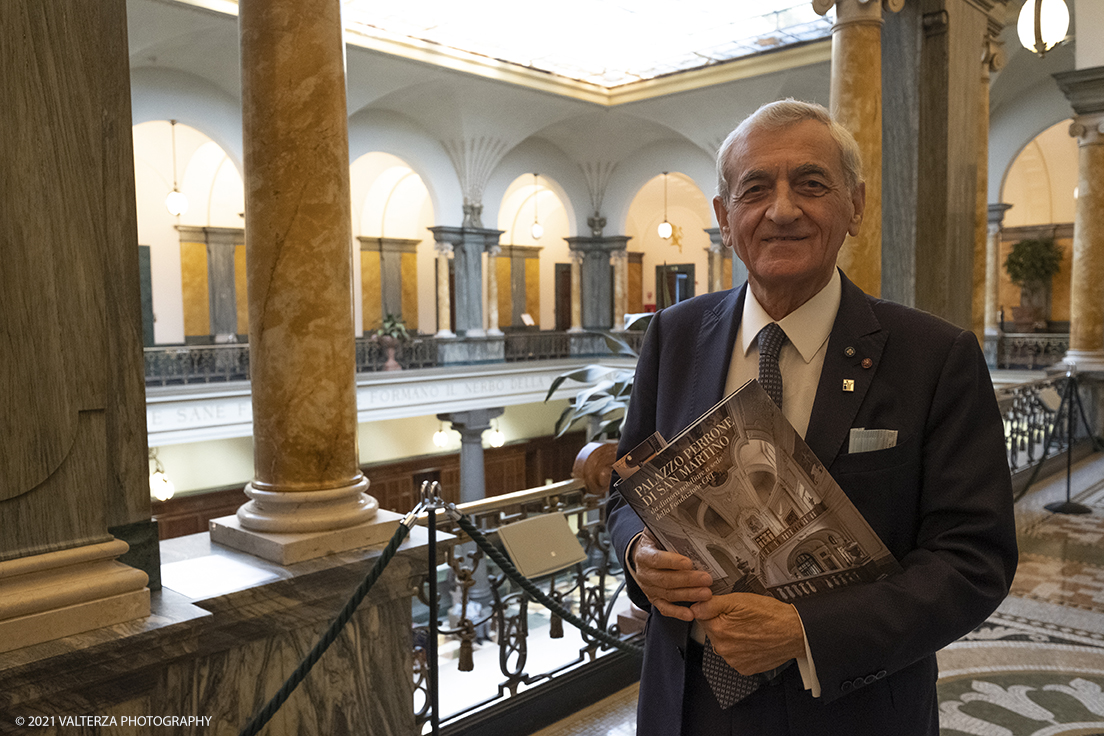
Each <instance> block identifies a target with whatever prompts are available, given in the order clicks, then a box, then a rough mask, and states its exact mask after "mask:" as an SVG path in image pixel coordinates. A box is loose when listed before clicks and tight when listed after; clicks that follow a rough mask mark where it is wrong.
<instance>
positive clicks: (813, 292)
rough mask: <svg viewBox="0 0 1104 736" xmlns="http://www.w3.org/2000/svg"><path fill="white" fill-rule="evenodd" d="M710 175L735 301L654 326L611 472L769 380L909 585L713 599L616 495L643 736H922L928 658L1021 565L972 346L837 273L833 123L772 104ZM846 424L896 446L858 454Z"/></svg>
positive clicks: (849, 225)
mask: <svg viewBox="0 0 1104 736" xmlns="http://www.w3.org/2000/svg"><path fill="white" fill-rule="evenodd" d="M717 170H718V179H719V184H718V196H717V197H716V198H715V199H714V201H713V205H714V209H715V211H716V214H717V220H718V222H719V223H720V226H721V235H722V237H723V239H724V243H725V245H727V246H729V247H731V248H733V250H734V251H735V253H736V255H737V256H739V258H740V259H741V260H742V261H743V262H744V264H745V265H746V266H747V269H748V281H747V284H745V285H744V287H743V288H740V289H735V290H732V291H728V292H720V293H715V294H707V295H703V296H700V297H697V298H695V299H691V300H689V301H686V302H682V303H680V304H678V305H676V306H673V307H671V308H669V309H666V310H663V311H662V312H660V313H659V314H657V315H656V317H655V318H654V319H653V321H652V324H651V326H650V328H649V331H648V335H647V337H646V338H645V341H644V346H643V348H642V350H641V355H640V361H639V363H638V365H637V372H636V382H635V384H634V386H633V396H632V403H631V406H630V409H629V414H628V417H627V418H626V421H625V429H624V432H623V436H622V440H621V446H620V449H619V454H624V453H625V452H627V451H629V450H631V449H632V448H633V447H635V446H636V445H637V444H638V443H640V442H641V441H642V440H644V439H645V438H646V437H648V436H649V435H651V434H652V433H653V432H655V431H657V430H658V431H659V432H660V433H661V434H662V435H663V436H665V437H673V436H674V435H675V434H676V433H678V432H679V431H680V430H681V429H683V428H684V427H686V426H687V425H689V424H690V423H691V422H693V421H694V420H695V419H696V418H697V417H698V416H700V415H701V414H702V413H703V412H704V411H705V410H706V409H708V408H709V407H711V406H712V405H713V404H714V403H716V402H717V401H719V400H720V399H721V398H722V397H723V396H725V395H727V394H728V393H729V392H731V391H733V390H735V389H736V388H738V387H739V386H741V385H742V384H743V383H744V382H745V381H747V380H750V379H752V378H759V380H760V381H761V382H764V380H765V379H764V376H768V374H769V373H770V372H773V374H772V375H780V378H781V381H780V385H779V386H778V387H777V388H778V389H779V390H780V393H781V406H782V411H783V413H784V414H785V415H786V418H787V419H789V421H790V423H791V424H793V425H794V427H795V428H796V429H797V431H798V433H799V434H801V435H802V436H804V438H805V441H806V442H807V443H808V445H809V446H810V447H811V448H812V450H813V451H814V452H815V453H816V455H817V456H818V457H819V458H820V460H821V462H823V463H824V465H825V467H827V468H828V470H829V472H830V473H831V474H832V476H833V477H834V478H835V479H836V481H837V482H838V483H839V485H840V486H841V487H842V488H843V490H844V492H845V493H846V494H847V496H848V497H849V498H850V499H851V501H852V502H853V503H854V504H855V506H856V507H857V508H858V509H859V511H860V512H861V513H862V514H863V516H864V517H865V518H866V520H867V522H868V523H869V524H870V525H871V527H873V529H874V530H875V531H876V532H877V533H878V535H879V536H880V537H881V539H882V541H883V542H884V543H885V544H886V546H887V547H888V548H889V550H890V551H891V552H892V553H893V554H894V556H895V557H896V558H897V559H898V560H899V561H900V563H901V566H902V568H903V570H902V571H901V572H900V573H897V574H894V575H891V576H889V577H888V578H885V579H883V580H880V581H878V582H874V583H867V584H863V585H857V586H852V587H850V588H844V589H837V590H835V591H832V592H829V593H826V594H823V595H820V596H817V597H813V598H810V599H802V600H799V601H797V602H796V603H795V604H794V605H790V604H786V603H782V602H780V601H777V600H774V599H773V598H768V597H765V596H758V595H753V594H747V593H732V594H728V595H719V596H713V595H711V594H710V591H709V587H708V586H709V584H710V582H711V579H710V576H709V575H708V573H705V572H701V571H696V570H694V569H693V568H692V565H691V562H690V560H689V559H687V558H686V557H683V556H681V555H678V554H675V553H672V552H667V551H664V550H663V549H662V548H661V547H659V546H658V544H657V543H656V542H655V540H654V539H653V538H652V537H651V535H650V534H648V533H647V532H646V531H645V530H644V527H643V524H642V523H641V521H640V520H639V518H638V517H637V516H636V515H635V514H634V513H633V511H632V510H631V509H630V508H629V507H628V506H627V505H626V504H625V503H624V501H623V500H622V499H621V498H620V497H619V496H618V495H617V494H616V493H613V494H611V497H610V502H609V528H610V530H611V533H612V536H613V539H614V542H615V544H616V547H617V549H618V550H619V552H620V553H622V554H623V555H624V560H623V561H624V562H625V564H626V567H627V568H628V569H630V570H631V572H632V575H631V576H630V581H629V582H630V584H629V589H630V595H631V596H632V598H633V599H634V600H635V601H636V602H637V603H638V604H639V605H642V606H644V607H646V608H648V609H650V612H651V615H650V617H649V622H648V627H647V639H646V647H645V655H644V668H643V673H642V676H641V685H640V703H639V708H638V720H637V728H638V733H640V734H649V735H650V734H680V733H681V734H684V735H685V736H691V735H696V734H719V733H723V734H730V733H731V734H740V735H745V734H749V735H752V734H762V735H763V736H784V735H785V734H792V735H793V736H819V735H822V734H823V735H825V736H829V735H837V734H838V735H839V736H857V735H862V734H870V735H871V736H875V735H876V736H913V735H915V736H921V735H923V736H928V735H931V736H935V735H936V734H938V732H939V724H938V710H937V702H936V692H935V681H936V675H937V669H936V661H935V652H936V650H938V649H939V648H941V647H943V646H945V645H947V644H949V643H950V642H952V641H954V640H955V639H957V638H959V637H960V636H962V635H963V634H965V633H967V632H969V631H970V630H971V629H973V628H974V627H975V626H977V625H978V624H979V623H981V622H982V621H983V620H984V619H985V618H986V617H987V616H988V615H989V614H990V613H991V612H992V611H993V610H994V609H995V608H996V606H997V605H998V604H999V603H1000V601H1001V600H1002V599H1003V598H1004V596H1005V595H1006V594H1007V592H1008V587H1009V585H1010V584H1011V581H1012V576H1013V574H1014V572H1015V568H1016V556H1017V553H1016V543H1015V527H1014V521H1013V514H1012V491H1011V483H1010V479H1009V473H1008V466H1007V462H1006V459H1005V449H1004V435H1003V428H1002V423H1001V418H1000V414H999V412H998V410H997V404H996V399H995V396H994V393H993V387H992V384H991V382H990V378H989V374H988V371H987V369H986V366H985V361H984V359H983V357H982V353H981V351H980V350H979V348H978V344H977V341H976V339H975V338H974V336H973V335H972V334H971V333H970V332H966V331H963V330H961V329H959V328H957V327H955V326H953V325H950V324H948V323H946V322H944V321H942V320H940V319H938V318H936V317H933V316H931V315H929V314H925V313H923V312H920V311H917V310H914V309H909V308H906V307H903V306H900V305H897V304H893V303H890V302H884V301H881V300H878V299H875V298H872V297H869V296H867V295H866V294H864V293H863V292H862V291H861V290H860V289H859V288H858V287H856V286H855V285H854V284H852V283H851V282H850V281H848V280H847V277H846V276H845V275H843V274H842V273H841V272H840V271H839V270H838V269H837V268H836V256H837V254H838V253H839V249H840V247H841V246H842V244H843V241H844V238H845V237H846V235H847V234H848V233H851V234H852V235H854V234H856V233H858V231H859V227H860V226H861V224H862V219H863V206H864V204H865V188H864V185H863V183H862V181H861V173H860V172H861V164H860V160H859V154H858V148H857V146H856V144H855V141H854V139H853V138H852V137H851V135H850V134H849V133H848V132H847V131H846V130H845V129H843V128H842V127H841V126H839V125H838V124H837V123H835V122H834V121H833V120H831V118H830V117H829V115H828V113H827V111H826V110H825V109H824V108H822V107H820V106H818V105H812V104H808V103H802V102H795V101H793V100H787V101H783V102H775V103H771V104H769V105H765V106H763V107H762V108H760V109H759V110H758V111H757V112H755V113H754V114H753V115H751V116H750V117H749V118H748V119H746V120H745V121H744V122H743V123H742V124H741V125H740V126H739V127H738V128H736V130H734V131H733V132H732V133H731V134H730V135H729V136H728V138H727V140H726V141H725V142H724V144H723V145H722V147H721V149H720V152H719V153H718V155H717ZM779 328H781V330H780V331H779ZM761 335H762V336H761ZM767 335H771V336H772V338H771V339H770V340H769V341H768V340H767V339H766V337H765V336H767ZM779 343H780V344H781V348H780V349H779V348H778V344H779ZM768 345H772V346H771V347H767V346H768ZM761 352H762V355H761ZM761 359H762V361H761ZM764 366H765V367H764ZM761 370H764V371H767V373H764V374H762V375H761V374H760V371H761ZM771 382H774V379H771ZM783 388H784V390H781V389H783ZM777 400H778V398H777V397H776V401H777ZM853 428H856V429H857V430H858V434H859V435H860V436H861V435H862V433H863V431H865V430H891V432H887V433H881V436H890V437H892V436H893V435H892V431H895V432H896V439H895V441H893V440H890V441H889V442H888V444H890V445H891V446H888V447H882V448H881V449H877V450H874V451H867V452H863V451H861V450H862V449H863V448H861V447H860V446H858V445H855V446H852V444H851V443H852V442H853V440H852V437H853V436H854V435H853V433H852V429H853ZM795 661H796V662H795ZM703 662H704V665H703ZM703 667H704V669H703ZM733 700H735V701H737V702H735V703H734V704H733V703H732V702H731V701H733Z"/></svg>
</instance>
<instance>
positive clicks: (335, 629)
mask: <svg viewBox="0 0 1104 736" xmlns="http://www.w3.org/2000/svg"><path fill="white" fill-rule="evenodd" d="M424 491H425V489H424V488H423V493H424ZM433 504H436V506H434V505H433ZM426 505H428V506H429V509H430V510H429V513H430V514H434V513H436V508H438V507H444V509H445V511H446V513H448V515H449V516H450V517H451V518H452V519H453V520H455V521H456V522H457V523H458V524H459V525H460V528H461V529H463V530H464V531H465V532H466V533H467V534H468V536H469V537H471V539H472V541H474V542H475V543H476V544H477V545H479V547H480V549H482V550H483V551H484V552H485V553H486V554H487V556H488V557H490V558H491V559H492V560H494V562H495V564H496V565H498V566H499V568H501V570H502V571H503V572H504V573H505V574H506V575H507V577H509V578H510V579H511V580H513V581H514V582H515V583H517V584H518V585H520V586H521V587H522V588H523V589H524V590H525V592H526V593H528V594H529V595H530V596H532V598H533V599H534V600H536V601H537V602H538V603H540V604H542V605H543V606H545V607H546V608H548V609H549V610H551V611H552V612H553V613H555V614H556V615H558V616H559V617H560V618H562V619H563V620H564V621H567V622H569V623H571V624H572V625H574V626H575V627H576V628H578V629H579V630H580V631H583V632H584V633H586V634H588V635H590V636H591V637H593V638H594V639H597V640H598V641H600V642H602V643H603V644H606V645H607V646H610V647H614V648H616V649H620V650H621V651H624V652H629V653H631V654H640V653H641V652H643V648H642V647H640V646H637V645H636V644H631V643H629V642H627V641H622V640H621V639H618V638H617V637H615V636H611V635H610V634H607V633H606V632H605V631H600V630H599V629H595V628H594V627H592V626H590V625H589V624H587V623H586V622H585V621H583V620H582V619H581V618H579V617H578V616H576V615H575V614H573V613H572V612H571V611H569V610H567V609H566V608H564V607H563V606H562V605H560V603H559V602H557V601H555V600H553V599H552V598H550V597H549V596H548V595H546V594H545V593H544V592H542V591H541V590H540V589H538V588H537V586H535V585H534V584H533V583H532V581H530V580H529V579H528V578H526V577H525V576H523V575H522V574H521V573H520V572H519V571H518V569H517V568H516V567H514V565H513V563H512V562H510V560H509V559H508V558H507V557H506V556H505V555H504V554H502V553H501V552H499V551H498V549H497V548H496V547H495V546H494V545H493V544H491V543H490V541H488V540H487V538H486V537H485V536H483V534H482V532H480V531H479V529H478V528H476V526H475V524H473V523H472V522H471V520H470V519H468V518H467V517H466V516H464V515H462V514H461V513H460V512H459V511H458V510H457V509H456V507H455V506H454V505H453V504H444V503H443V502H442V501H441V500H440V498H434V499H432V500H431V501H430V503H429V504H427V503H426V499H423V501H422V502H421V503H419V505H418V507H417V508H415V509H414V510H413V511H411V512H410V513H409V514H407V515H406V517H405V518H404V519H403V520H402V522H401V523H400V524H399V528H398V529H396V530H395V534H394V535H393V536H392V537H391V541H390V542H388V543H387V547H385V548H384V550H383V553H382V554H381V555H380V557H379V559H377V560H376V564H375V565H374V566H373V567H372V570H371V572H369V573H368V575H367V576H366V577H365V578H364V580H363V581H362V582H361V584H360V585H359V586H357V589H356V591H354V592H353V595H352V597H351V598H349V600H348V602H347V603H346V604H345V607H344V608H342V609H341V612H340V613H339V614H338V615H337V618H335V619H334V620H333V622H332V623H331V624H330V626H329V628H327V629H326V632H325V633H324V634H323V635H322V637H321V638H320V639H319V640H318V643H316V644H315V645H314V648H313V649H311V651H310V652H309V653H308V654H307V656H306V657H305V658H304V659H303V661H302V662H300V663H299V666H298V667H296V668H295V671H294V672H293V673H292V674H291V677H289V678H288V679H287V681H286V682H284V684H283V685H282V686H281V687H280V689H279V690H278V691H277V692H276V694H275V695H274V696H272V699H271V700H269V701H268V703H266V704H265V706H264V707H263V708H261V710H260V711H258V712H257V714H256V715H255V716H253V719H252V720H251V721H250V722H249V723H248V725H246V727H245V728H243V729H242V730H241V732H240V734H239V736H256V734H257V733H258V732H259V731H260V730H261V729H262V728H264V727H265V725H266V724H267V723H268V722H269V721H270V720H272V717H273V716H274V715H276V711H278V710H279V709H280V706H282V705H283V704H284V702H285V701H286V700H287V699H288V698H289V697H290V696H291V694H292V693H293V692H294V691H295V688H297V687H299V684H300V683H301V682H302V681H303V680H304V679H305V678H306V676H307V674H308V673H309V672H310V671H311V669H312V668H313V667H314V665H315V664H317V663H318V660H319V659H321V658H322V655H323V654H324V653H325V652H326V650H327V649H329V647H330V645H331V644H333V642H334V640H335V639H337V636H338V634H340V633H341V630H342V629H343V628H344V627H345V624H347V623H348V622H349V619H350V618H352V615H353V613H354V612H355V611H356V609H357V607H358V606H359V605H360V604H361V602H362V601H363V600H364V598H365V596H367V595H368V591H370V590H371V589H372V586H373V585H375V583H376V581H377V580H378V579H379V577H380V575H381V574H382V573H383V570H384V568H386V567H387V564H388V563H389V562H391V558H392V557H394V556H395V552H396V551H398V548H399V545H400V544H402V542H403V540H404V539H406V536H407V535H408V534H409V533H410V529H411V528H412V527H413V526H414V523H415V520H416V518H417V514H418V513H419V512H420V511H421V510H422V508H423V506H426ZM431 609H432V605H431Z"/></svg>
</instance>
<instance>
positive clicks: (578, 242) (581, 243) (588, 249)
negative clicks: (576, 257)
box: [564, 235, 632, 253]
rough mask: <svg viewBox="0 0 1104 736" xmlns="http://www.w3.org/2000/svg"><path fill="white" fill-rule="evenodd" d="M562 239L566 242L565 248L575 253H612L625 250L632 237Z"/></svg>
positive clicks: (611, 236) (612, 236)
mask: <svg viewBox="0 0 1104 736" xmlns="http://www.w3.org/2000/svg"><path fill="white" fill-rule="evenodd" d="M564 239H565V240H566V241H567V247H568V248H569V249H571V251H573V252H576V253H578V252H582V253H599V252H606V253H613V252H614V251H617V250H625V249H626V248H627V247H628V242H629V241H630V240H632V237H631V236H629V235H610V236H608V237H602V238H591V237H582V236H578V237H574V238H564Z"/></svg>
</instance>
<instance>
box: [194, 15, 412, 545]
mask: <svg viewBox="0 0 1104 736" xmlns="http://www.w3.org/2000/svg"><path fill="white" fill-rule="evenodd" d="M340 15H341V14H340V3H339V2H338V0H328V1H327V2H322V3H317V2H307V1H306V0H244V1H243V2H241V3H240V4H239V29H240V34H241V58H242V121H243V143H244V152H245V215H246V248H247V249H248V262H247V268H248V275H249V348H250V371H251V376H252V394H253V455H254V468H255V471H254V473H255V474H254V478H253V481H252V482H251V483H250V484H249V485H248V486H246V489H245V492H246V495H247V496H249V497H250V499H251V501H250V502H249V503H247V504H245V505H244V506H242V507H241V508H240V509H238V513H237V524H236V525H235V524H233V523H230V524H222V523H219V522H218V521H215V522H212V525H211V537H212V539H213V540H214V541H216V542H219V543H220V544H226V545H229V546H238V547H248V548H249V551H250V552H252V553H258V554H269V553H271V549H270V547H269V546H268V545H266V544H261V541H262V540H264V541H272V540H270V539H268V540H266V538H264V537H258V541H257V543H256V544H246V543H245V542H243V538H245V537H248V536H249V534H250V533H254V534H258V535H260V534H267V535H295V534H301V533H312V534H318V533H326V532H333V533H334V535H335V539H336V538H342V539H345V540H346V541H347V542H348V543H349V546H350V547H353V546H362V541H361V540H362V539H363V538H362V537H361V536H360V535H353V536H354V538H353V539H349V535H348V534H344V533H342V532H341V531H340V530H344V529H346V528H348V527H356V526H361V525H364V524H368V523H369V522H371V521H373V518H374V517H375V514H376V510H377V506H378V504H377V503H376V500H375V499H374V498H372V497H370V496H368V495H367V494H365V493H364V491H366V490H367V488H368V480H367V479H366V478H365V477H364V475H363V474H362V473H361V472H360V467H359V461H358V456H357V438H356V430H357V419H356V383H355V375H354V371H355V361H354V359H353V357H354V349H355V348H354V333H353V305H352V298H351V297H352V292H351V289H350V288H349V283H350V280H351V276H352V274H351V260H352V259H351V258H350V250H349V248H350V243H351V241H352V229H351V228H352V226H351V214H350V206H351V205H350V198H349V146H348V130H347V126H346V122H347V118H346V108H345V72H344V60H343V56H342V48H343V47H342V31H341V19H340ZM291 46H294V48H295V49H296V53H295V54H294V55H292V56H289V55H287V54H285V53H283V50H284V49H287V48H289V47H291ZM393 528H394V523H387V524H385V526H384V527H383V528H381V529H380V530H379V535H380V536H382V537H383V538H387V537H388V536H390V534H389V532H388V529H393ZM284 541H287V542H288V543H290V539H285V540H284ZM314 546H315V548H316V549H317V550H318V551H319V552H320V553H323V554H324V553H326V552H329V551H334V550H333V547H334V546H340V545H325V544H316V545H314ZM346 548H348V547H346ZM264 550H269V553H266V552H264ZM323 550H325V551H323ZM268 559H274V560H278V561H279V560H286V559H287V555H285V554H283V553H280V554H269V556H268Z"/></svg>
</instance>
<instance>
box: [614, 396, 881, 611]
mask: <svg viewBox="0 0 1104 736" xmlns="http://www.w3.org/2000/svg"><path fill="white" fill-rule="evenodd" d="M614 470H615V471H617V474H618V475H619V476H620V478H621V480H619V481H618V482H617V484H616V486H615V487H616V490H617V491H618V492H619V493H620V494H621V495H622V497H623V498H624V499H625V500H626V501H627V502H628V504H629V505H630V506H631V507H632V508H633V510H634V511H635V512H636V513H637V515H638V516H640V518H641V519H642V520H643V521H644V524H645V525H646V526H647V527H648V529H650V530H651V532H652V535H653V536H654V537H655V538H656V539H657V540H658V541H659V543H660V544H661V545H662V546H663V547H664V548H665V549H667V550H670V551H674V552H678V553H679V554H682V555H685V556H686V557H689V558H690V559H691V560H692V561H693V563H694V567H695V568H697V569H699V570H705V571H706V572H708V573H709V574H710V575H712V576H713V586H712V591H713V593H714V595H721V594H724V593H733V592H750V593H758V594H761V595H770V596H773V597H775V598H777V599H779V600H782V601H793V600H796V599H798V598H803V597H806V596H812V595H817V594H819V593H823V592H826V591H829V590H832V589H835V588H839V587H842V586H845V585H854V584H858V583H863V582H870V581H874V580H879V579H881V578H883V577H885V576H886V575H888V574H890V573H892V572H895V571H898V570H900V569H901V568H900V565H899V564H898V562H897V560H896V559H894V557H893V555H892V553H890V551H889V550H888V549H886V546H885V545H884V544H883V543H882V540H881V539H880V538H879V537H878V535H877V534H876V533H875V532H874V530H873V529H871V528H870V525H869V524H867V523H866V519H864V518H863V516H862V514H861V513H859V510H858V509H856V508H855V506H854V504H852V503H851V500H850V499H849V498H848V497H847V495H846V494H845V493H844V492H843V490H842V489H841V488H840V487H839V485H838V484H837V483H836V481H835V479H833V478H832V476H831V475H829V473H828V470H827V468H825V467H824V465H823V464H822V463H821V462H820V460H819V459H818V458H817V456H816V455H815V454H814V453H813V451H812V450H811V449H809V446H808V445H806V444H805V441H804V440H803V439H802V438H801V437H800V436H799V435H798V433H797V431H796V430H795V429H794V428H793V426H792V425H791V424H790V423H789V422H788V421H787V420H786V418H785V416H783V414H782V412H781V410H780V409H779V408H778V406H777V405H776V404H775V403H774V401H773V400H771V398H770V397H769V396H768V395H767V393H766V391H764V390H763V388H762V387H761V386H760V385H759V382H758V381H754V380H752V381H748V382H747V383H746V384H744V385H743V386H741V387H740V388H739V389H737V390H736V391H734V392H733V393H732V394H730V395H729V396H727V397H725V398H724V399H722V400H721V401H720V402H719V403H718V404H717V405H715V406H714V407H713V408H711V409H710V410H709V411H707V412H706V413H705V414H703V415H702V416H701V417H699V418H698V419H697V420H696V421H695V422H694V423H693V424H691V425H690V426H689V427H687V428H686V429H684V430H683V431H682V432H680V433H679V434H678V435H677V436H675V437H674V438H672V439H671V440H670V441H669V442H667V441H665V440H664V438H663V437H662V436H660V435H659V433H656V434H653V435H652V436H651V437H649V438H648V439H647V440H645V441H644V442H642V443H641V444H640V445H638V446H637V447H635V448H633V450H631V451H630V452H628V453H626V455H625V456H624V457H622V458H621V459H620V460H618V462H617V463H616V464H615V465H614Z"/></svg>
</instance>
